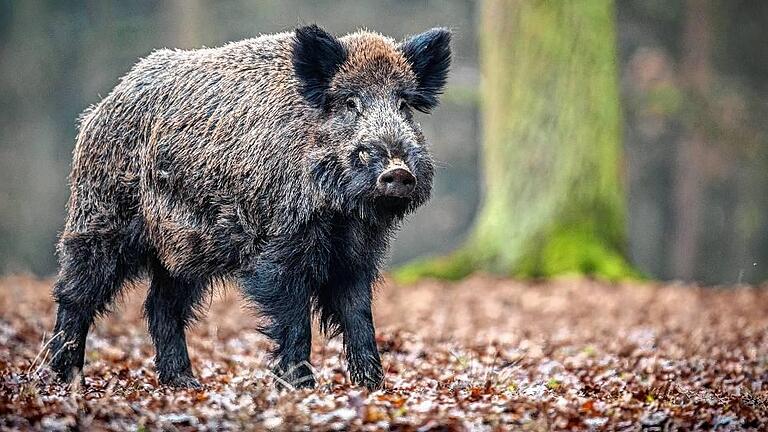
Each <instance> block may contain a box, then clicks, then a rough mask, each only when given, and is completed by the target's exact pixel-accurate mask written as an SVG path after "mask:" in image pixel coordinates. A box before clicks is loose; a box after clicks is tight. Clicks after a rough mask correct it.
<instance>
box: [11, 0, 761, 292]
mask: <svg viewBox="0 0 768 432" xmlns="http://www.w3.org/2000/svg"><path fill="white" fill-rule="evenodd" d="M531 1H532V2H533V3H537V2H536V1H534V0H531ZM489 3H494V4H495V5H496V6H495V7H500V8H502V9H505V8H506V9H514V8H516V7H518V6H519V5H515V4H517V3H520V2H506V3H508V4H505V2H503V1H502V2H498V1H497V2H489ZM513 3H514V4H513ZM522 3H525V2H522ZM593 3H594V2H593ZM599 3H603V4H607V5H610V4H611V3H610V2H599ZM575 4H578V2H576V3H575ZM499 5H501V6H499ZM611 6H612V7H611V8H610V9H606V10H607V11H609V12H610V16H609V19H610V20H611V21H612V22H611V23H610V24H612V25H609V26H607V27H606V30H605V31H606V32H607V33H605V36H606V39H604V40H607V41H608V42H609V43H608V45H615V50H614V49H609V50H607V51H605V50H604V52H606V53H608V54H609V55H610V56H611V57H610V58H609V59H607V61H608V63H607V64H609V65H614V66H615V67H614V69H615V72H616V73H617V77H618V79H617V80H615V81H614V82H615V87H616V88H617V91H618V95H619V101H620V104H619V105H620V119H621V120H619V122H620V123H619V125H618V126H619V127H618V128H617V132H616V133H617V135H619V136H620V137H621V138H622V139H621V148H620V149H621V150H623V157H622V158H621V160H620V164H619V166H620V173H619V175H618V176H617V178H620V179H621V181H619V182H618V183H620V184H619V187H618V188H617V190H619V191H621V193H622V197H621V198H622V207H623V209H622V212H620V216H621V218H622V219H623V218H624V217H626V222H625V223H626V233H627V235H626V236H627V245H626V251H625V253H626V256H627V257H628V260H629V262H630V263H631V264H632V265H633V266H634V267H635V268H637V269H639V270H640V271H641V272H642V273H644V274H646V275H649V276H651V277H655V278H660V279H684V280H697V281H701V282H703V283H724V284H727V283H741V282H758V281H762V280H765V279H768V43H767V42H768V40H766V32H765V29H766V28H768V2H764V1H762V0H688V1H683V0H618V1H616V2H615V5H611ZM614 6H615V7H614ZM487 7H489V6H487ZM521 9H522V8H521ZM483 10H485V18H483V15H484V13H483ZM489 15H491V14H490V13H489V9H488V8H486V9H483V7H482V5H481V4H480V2H475V1H466V0H465V1H459V0H441V1H403V0H388V1H360V0H357V1H351V0H345V1H333V2H332V1H316V2H303V1H296V0H281V1H245V0H221V1H204V0H172V1H163V2H160V1H150V0H140V1H95V0H61V1H39V0H28V1H21V0H18V1H13V0H0V273H10V272H23V271H32V272H34V273H36V274H40V275H49V274H52V273H53V272H54V271H55V269H56V261H55V256H54V243H55V239H56V234H57V231H58V230H59V229H60V228H61V226H62V225H63V222H64V211H65V209H64V206H65V203H66V200H67V197H68V189H67V185H66V176H67V174H68V171H69V166H70V161H71V151H72V147H73V145H74V137H75V134H76V129H75V119H76V118H77V116H78V114H79V113H80V112H81V111H82V110H84V109H85V108H86V107H87V106H89V105H90V104H93V103H96V102H98V101H99V99H100V97H101V96H103V95H105V94H107V93H108V92H109V91H110V90H111V88H112V87H113V86H114V85H115V84H116V82H117V80H118V78H119V77H120V76H121V75H123V74H124V73H125V72H126V71H127V70H128V69H129V68H130V67H131V65H132V64H133V63H135V62H136V61H137V59H138V58H140V57H144V56H146V55H147V54H149V53H150V52H151V51H152V50H153V49H156V48H162V47H178V48H194V47H200V46H217V45H220V44H223V43H226V42H227V41H232V40H239V39H243V38H248V37H253V36H256V35H258V34H260V33H272V32H279V31H288V30H291V29H292V28H294V27H295V26H296V25H297V24H305V23H318V24H320V25H322V26H324V27H325V28H327V29H328V30H330V31H333V32H335V33H337V34H344V33H347V32H350V31H354V30H356V29H357V28H360V27H363V28H369V29H372V30H376V31H379V32H381V33H384V34H386V35H389V36H392V37H394V38H396V39H401V38H403V37H404V36H406V35H410V34H414V33H417V32H420V31H423V30H424V29H427V28H429V27H432V26H448V27H450V28H452V29H453V31H454V43H453V49H454V63H453V68H452V74H451V76H450V80H449V83H448V87H447V90H446V92H445V95H444V97H443V99H442V105H441V107H440V108H438V109H437V110H436V111H435V112H434V114H432V115H431V116H421V117H420V118H419V120H420V121H421V122H422V124H423V126H424V130H425V133H426V135H427V136H428V137H429V139H430V140H431V142H432V145H433V151H434V153H435V155H436V158H437V159H438V160H439V161H440V167H441V168H440V169H439V171H438V174H437V177H436V184H435V190H434V194H433V199H432V201H431V202H430V203H429V204H428V205H427V206H426V207H425V208H423V209H421V210H420V211H419V212H417V213H416V214H415V215H414V216H413V217H411V218H410V220H409V222H408V223H407V224H406V225H405V227H404V229H403V230H402V231H401V232H400V234H399V236H398V240H397V242H396V244H395V245H394V248H393V251H392V263H393V264H399V263H403V262H406V261H408V260H411V259H414V258H417V257H423V256H430V255H441V254H445V253H448V252H450V251H452V250H454V249H455V248H456V247H458V246H459V245H461V244H463V243H464V241H465V239H466V238H467V237H468V235H469V233H470V232H471V227H472V224H473V221H474V220H475V217H476V215H477V214H478V209H479V208H481V203H482V200H483V197H484V196H485V195H486V192H487V191H485V190H484V187H483V184H484V183H483V171H482V170H483V167H484V166H485V165H484V164H483V162H482V161H483V156H482V154H483V153H482V148H483V146H482V143H483V140H484V139H488V138H489V137H486V136H485V135H486V134H485V133H484V130H483V127H482V126H481V125H483V124H484V122H483V117H482V116H483V110H482V108H483V107H485V108H488V104H484V103H483V100H482V96H481V94H485V95H487V94H488V92H489V90H488V89H486V91H485V92H484V93H482V92H481V91H480V89H481V82H482V81H483V79H485V78H487V77H496V79H503V75H499V74H500V72H499V70H495V71H494V70H484V68H492V67H494V66H493V65H494V64H495V63H493V62H489V61H483V59H482V58H481V56H482V53H483V52H486V53H487V52H488V51H487V50H488V49H489V48H488V47H489V46H490V45H488V43H487V42H486V44H485V45H483V46H485V47H486V51H482V50H480V49H479V47H480V46H481V44H483V37H484V33H483V32H486V31H490V30H491V29H490V27H489V26H488V21H487V20H489V19H490V18H489ZM520 16H523V15H520ZM491 27H492V26H491ZM534 30H535V29H534ZM558 31H559V29H558V28H556V27H553V28H550V29H548V30H547V32H552V34H553V35H556V34H557V32H558ZM502 34H504V33H502ZM542 34H547V33H546V32H545V33H542ZM515 36H516V34H515V31H514V30H513V31H509V34H508V37H509V38H514V37H515ZM510 40H512V39H510ZM611 41H614V42H611ZM579 42H582V43H584V44H589V43H592V40H591V39H589V38H584V39H583V41H578V42H577V44H578V43H579ZM511 43H512V42H511ZM520 43H522V44H524V43H525V40H522V41H521V42H520ZM577 46H578V45H577ZM513 48H514V47H513ZM515 49H518V50H519V49H520V48H519V47H517V48H515ZM512 52H513V53H514V51H512ZM514 60H515V57H514V54H513V55H511V58H510V59H509V62H511V63H514ZM494 72H496V73H494ZM499 76H501V78H499ZM609 78H610V77H609ZM610 83H611V81H610V80H609V81H608V84H610ZM533 96H534V97H535V96H536V93H533ZM500 97H503V95H501V96H500ZM540 100H541V103H543V104H551V105H549V106H551V107H556V106H557V104H558V103H559V102H560V101H558V100H557V99H552V98H548V97H547V96H545V95H542V97H541V98H540ZM486 114H488V113H486ZM617 115H618V114H617ZM485 124H487V123H485ZM588 126H590V125H588ZM596 126H599V125H596ZM587 129H590V127H587ZM510 145H512V146H514V143H510ZM522 152H525V153H522ZM528 157H529V158H530V159H531V160H534V159H536V158H541V157H542V154H541V153H539V152H537V151H536V149H535V148H533V149H532V148H531V147H530V146H526V147H524V148H523V147H521V154H519V155H518V158H522V159H525V158H528ZM523 161H524V160H523ZM552 174H553V173H551V172H541V173H538V174H537V173H532V174H525V173H521V174H520V175H526V176H528V177H527V178H522V179H521V180H520V181H521V182H526V183H525V184H527V185H536V184H541V185H545V184H546V183H547V182H549V181H550V177H551V175H552ZM622 182H623V184H621V183H622ZM542 187H543V186H542ZM524 205H525V203H523V204H518V207H520V206H524ZM621 213H623V214H621ZM506 217H508V218H509V220H510V223H514V220H515V218H516V215H515V214H509V215H506Z"/></svg>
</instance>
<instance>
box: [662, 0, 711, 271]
mask: <svg viewBox="0 0 768 432" xmlns="http://www.w3.org/2000/svg"><path fill="white" fill-rule="evenodd" d="M711 27H712V26H711V19H710V5H709V2H708V1H706V0H688V1H687V2H686V4H685V20H684V24H683V57H682V60H681V68H680V72H681V74H682V77H683V79H684V80H685V83H686V87H687V90H688V94H689V99H690V101H691V103H693V104H694V106H698V107H700V108H701V107H706V101H707V100H708V97H707V96H708V92H709V88H710V86H711V85H712V63H711V58H712V28H711ZM696 114H697V115H693V116H691V118H690V119H689V121H688V124H687V125H686V127H687V131H686V133H685V136H683V137H682V139H681V140H680V141H679V142H678V148H677V169H676V178H675V189H674V198H675V200H674V203H675V204H674V205H675V207H674V209H675V235H674V237H673V241H672V245H671V246H672V272H673V275H674V276H675V277H677V278H680V279H685V280H691V279H692V278H693V276H694V270H695V268H694V266H695V263H696V252H697V251H698V249H699V229H700V225H701V223H700V216H701V204H702V199H703V195H704V181H705V179H704V167H703V165H704V157H705V156H706V155H705V152H706V151H707V145H706V141H707V137H706V133H705V131H706V129H707V127H708V125H707V124H700V123H701V122H702V119H704V120H705V121H706V119H708V118H710V116H708V115H702V113H701V112H697V113H696ZM697 123H699V124H697Z"/></svg>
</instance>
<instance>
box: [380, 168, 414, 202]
mask: <svg viewBox="0 0 768 432" xmlns="http://www.w3.org/2000/svg"><path fill="white" fill-rule="evenodd" d="M415 185H416V177H414V176H413V174H411V172H410V171H408V170H407V169H405V168H399V167H398V168H393V169H389V170H387V171H384V172H383V173H382V174H381V175H380V176H379V180H378V188H379V191H380V192H381V193H382V194H383V195H385V196H393V197H401V198H402V197H406V196H408V195H410V193H411V192H413V189H414V187H415Z"/></svg>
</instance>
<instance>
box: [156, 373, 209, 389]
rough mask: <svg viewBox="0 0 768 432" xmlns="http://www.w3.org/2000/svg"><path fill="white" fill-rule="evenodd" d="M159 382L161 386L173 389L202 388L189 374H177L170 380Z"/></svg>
mask: <svg viewBox="0 0 768 432" xmlns="http://www.w3.org/2000/svg"><path fill="white" fill-rule="evenodd" d="M160 382H161V383H162V384H163V385H167V386H169V387H174V388H178V389H185V388H186V389H199V388H202V385H200V381H198V380H197V379H195V377H194V376H192V375H191V374H178V375H174V376H172V377H170V378H166V379H161V380H160Z"/></svg>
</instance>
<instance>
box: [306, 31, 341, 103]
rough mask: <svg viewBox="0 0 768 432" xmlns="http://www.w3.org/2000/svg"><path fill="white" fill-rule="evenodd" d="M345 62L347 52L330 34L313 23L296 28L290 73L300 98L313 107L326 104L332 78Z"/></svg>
mask: <svg viewBox="0 0 768 432" xmlns="http://www.w3.org/2000/svg"><path fill="white" fill-rule="evenodd" d="M346 59H347V49H346V48H345V47H344V45H342V44H341V42H340V41H339V40H338V39H336V38H335V37H334V36H333V35H331V34H330V33H328V32H326V31H325V30H323V29H321V28H320V27H318V26H316V25H314V24H312V25H309V26H305V27H299V28H297V29H296V42H295V44H294V47H293V70H294V72H295V73H296V76H297V77H298V78H299V81H300V85H301V88H300V92H301V95H302V96H304V98H305V99H306V100H307V101H308V102H309V103H310V104H312V105H313V106H315V107H316V108H322V107H323V105H324V104H325V100H326V94H327V91H328V87H329V86H330V84H331V79H333V76H334V75H335V74H336V72H338V71H339V68H340V67H341V64H342V63H344V61H346Z"/></svg>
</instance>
